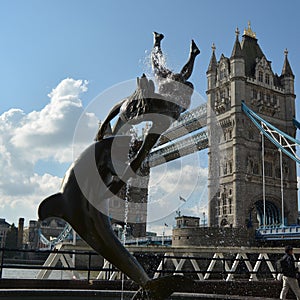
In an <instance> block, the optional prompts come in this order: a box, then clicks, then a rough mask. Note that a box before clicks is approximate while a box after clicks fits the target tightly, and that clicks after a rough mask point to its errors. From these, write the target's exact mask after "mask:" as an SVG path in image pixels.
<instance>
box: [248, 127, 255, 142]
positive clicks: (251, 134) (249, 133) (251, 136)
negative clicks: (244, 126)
mask: <svg viewBox="0 0 300 300" xmlns="http://www.w3.org/2000/svg"><path fill="white" fill-rule="evenodd" d="M248 137H249V140H252V141H253V140H254V133H253V130H251V129H250V130H249V131H248Z"/></svg>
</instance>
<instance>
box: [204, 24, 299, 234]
mask: <svg viewBox="0 0 300 300" xmlns="http://www.w3.org/2000/svg"><path fill="white" fill-rule="evenodd" d="M215 50H216V48H215V46H214V45H213V47H212V56H211V60H210V63H209V66H208V70H207V86H208V88H207V92H206V93H207V99H208V109H207V111H208V113H207V129H208V134H209V148H208V155H209V178H208V191H209V192H208V193H209V226H211V227H245V228H246V227H258V226H264V225H266V226H280V225H282V220H284V223H285V225H290V224H293V223H296V220H297V214H298V199H297V175H296V163H295V162H294V161H293V160H292V159H290V158H288V157H287V156H285V155H284V154H283V160H282V164H280V153H279V151H278V149H277V148H275V146H274V145H273V144H272V143H271V142H269V141H268V140H267V139H264V143H262V135H261V134H260V132H259V130H258V129H257V128H256V127H255V126H254V125H253V124H252V122H251V120H250V119H249V118H248V117H247V116H246V115H245V114H244V113H243V112H242V110H241V103H242V101H245V103H246V105H247V106H248V107H250V108H251V109H252V110H253V111H255V112H256V113H258V114H259V115H260V116H261V117H262V118H264V119H265V120H266V121H268V122H269V123H271V124H273V125H274V126H276V127H277V128H279V129H280V130H282V131H284V132H286V133H287V134H289V135H290V136H293V137H295V135H296V128H295V127H294V125H293V118H294V117H295V98H296V96H295V94H294V74H293V72H292V69H291V66H290V64H289V61H288V52H287V50H286V51H285V52H284V53H285V57H284V63H283V69H282V72H281V75H280V76H279V75H277V74H276V73H274V72H273V70H272V66H271V61H269V60H268V59H267V57H266V56H265V54H264V53H263V51H262V50H261V48H260V46H259V44H258V40H257V38H256V34H255V33H254V32H253V31H252V29H251V27H250V23H249V24H248V28H246V29H245V30H244V34H243V36H242V41H241V42H240V41H239V31H238V29H237V30H236V39H235V42H234V46H233V50H232V53H231V56H230V57H229V58H228V57H225V56H224V55H223V54H222V55H221V57H220V59H219V61H217V59H216V54H215ZM217 124H218V126H217ZM218 128H220V129H221V130H218ZM262 149H264V151H263V150H262ZM262 158H264V159H262ZM281 166H282V168H281ZM281 171H282V172H281ZM263 173H264V174H265V176H262V175H263ZM281 173H282V175H283V176H282V178H283V194H282V189H281ZM263 182H264V184H263ZM264 195H265V196H264ZM281 195H283V197H281ZM282 202H283V208H282ZM264 212H265V218H264ZM282 212H283V215H284V217H283V218H282Z"/></svg>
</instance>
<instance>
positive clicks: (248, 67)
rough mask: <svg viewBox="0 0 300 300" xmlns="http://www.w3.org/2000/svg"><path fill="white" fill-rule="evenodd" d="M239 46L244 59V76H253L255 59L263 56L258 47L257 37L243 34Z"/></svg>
mask: <svg viewBox="0 0 300 300" xmlns="http://www.w3.org/2000/svg"><path fill="white" fill-rule="evenodd" d="M241 47H242V53H243V56H244V59H245V73H246V76H250V77H253V76H254V75H255V66H256V63H257V60H256V59H257V58H258V59H261V58H262V57H263V56H264V53H263V52H262V50H261V49H260V47H259V45H258V43H257V39H256V38H254V37H251V36H249V35H245V34H244V35H243V40H242V45H241Z"/></svg>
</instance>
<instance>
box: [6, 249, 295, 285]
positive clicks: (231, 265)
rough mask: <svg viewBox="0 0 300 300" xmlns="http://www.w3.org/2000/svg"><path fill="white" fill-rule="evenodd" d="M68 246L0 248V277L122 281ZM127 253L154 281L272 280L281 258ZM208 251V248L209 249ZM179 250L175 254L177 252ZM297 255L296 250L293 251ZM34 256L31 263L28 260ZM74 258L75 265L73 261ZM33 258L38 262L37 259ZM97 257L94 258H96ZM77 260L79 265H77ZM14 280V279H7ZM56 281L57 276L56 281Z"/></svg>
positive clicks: (238, 254)
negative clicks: (8, 273) (175, 277)
mask: <svg viewBox="0 0 300 300" xmlns="http://www.w3.org/2000/svg"><path fill="white" fill-rule="evenodd" d="M71 248H72V245H70V244H69V245H67V246H66V248H65V249H63V248H59V249H53V250H52V251H50V250H46V251H42V250H16V249H5V248H1V249H0V257H1V265H0V278H7V277H5V276H3V275H4V271H5V270H9V269H13V270H15V272H16V273H19V272H20V270H35V271H36V273H35V274H36V275H35V276H34V277H33V278H31V279H51V276H50V275H51V273H52V272H54V271H61V272H64V273H68V278H69V279H81V280H88V281H89V280H91V279H93V280H95V279H98V280H101V279H105V280H115V279H120V278H122V276H123V275H122V273H121V272H120V271H118V270H117V269H116V268H115V267H114V266H113V265H112V264H110V263H108V262H107V261H105V260H103V259H102V258H101V257H100V256H99V255H98V254H97V253H96V252H94V251H86V250H80V249H73V250H71ZM128 249H129V251H130V252H132V253H133V254H135V253H136V255H135V256H136V257H137V259H138V260H140V259H142V260H143V259H145V257H147V256H149V257H148V258H149V259H151V264H150V265H149V260H148V258H147V264H148V265H149V266H148V269H147V270H146V272H147V273H148V274H149V275H150V277H154V278H157V277H159V276H164V275H172V274H181V275H187V276H189V277H191V278H193V279H194V280H200V281H202V280H210V279H213V280H216V279H217V280H226V281H232V280H235V279H236V280H238V279H247V280H250V281H259V280H274V279H275V278H276V275H277V271H276V261H277V260H278V259H279V258H280V257H281V256H282V253H281V251H282V249H277V250H275V249H272V251H271V250H270V251H269V253H267V252H266V251H264V249H260V250H259V251H257V250H253V249H250V250H249V251H242V250H240V251H238V250H230V249H229V250H228V249H225V248H224V249H223V251H222V250H221V249H218V252H213V251H210V252H201V251H203V249H202V250H201V249H200V250H201V251H200V252H199V249H198V250H195V251H194V252H193V253H192V252H184V251H183V249H181V250H178V249H175V248H172V247H170V248H169V247H167V248H164V247H151V246H148V247H147V246H144V247H133V246H130V247H129V248H128ZM211 250H212V249H211ZM178 251H179V252H178ZM296 253H297V251H296ZM33 256H34V257H35V258H36V260H35V261H32V260H30V259H29V258H30V257H31V258H32V257H33ZM75 256H76V262H75V259H73V258H75ZM37 258H38V259H39V260H37ZM96 258H97V259H96ZM78 261H81V263H78ZM52 275H53V274H52ZM10 278H14V277H10ZM52 279H59V278H58V277H57V276H56V278H52Z"/></svg>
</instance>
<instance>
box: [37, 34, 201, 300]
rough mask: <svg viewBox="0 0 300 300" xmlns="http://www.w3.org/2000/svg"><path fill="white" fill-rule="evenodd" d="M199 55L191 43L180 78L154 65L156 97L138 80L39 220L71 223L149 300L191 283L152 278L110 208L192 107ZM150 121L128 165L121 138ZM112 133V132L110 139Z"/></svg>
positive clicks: (157, 40) (144, 81)
mask: <svg viewBox="0 0 300 300" xmlns="http://www.w3.org/2000/svg"><path fill="white" fill-rule="evenodd" d="M162 38H163V35H161V34H157V33H155V44H154V48H155V51H156V52H155V53H156V54H155V53H154V56H153V57H154V58H155V57H156V56H160V55H161V49H160V41H161V40H162ZM199 53H200V51H199V49H198V48H197V47H196V45H195V44H194V43H193V42H192V44H191V51H190V57H189V61H188V63H187V64H186V65H185V66H184V67H183V69H182V71H181V72H180V73H179V74H173V73H172V72H171V71H169V70H167V69H166V68H161V67H160V66H159V65H158V64H157V63H155V64H154V69H156V71H157V72H156V75H158V76H161V78H162V79H163V80H161V79H160V81H161V83H160V89H159V90H160V93H161V94H156V93H155V91H154V83H153V82H152V81H151V80H148V79H147V78H146V76H145V75H143V76H142V77H141V79H138V80H137V85H138V87H137V89H136V91H135V92H134V93H133V95H132V96H131V97H129V98H127V99H125V100H123V101H121V102H120V103H118V104H117V105H116V106H114V107H113V109H112V110H111V112H110V113H109V114H108V116H107V118H106V119H105V120H104V122H103V124H102V126H101V127H100V128H99V131H98V134H97V137H96V142H95V143H94V144H92V145H91V146H89V147H88V148H87V149H86V150H85V151H84V152H83V153H82V154H81V155H80V156H79V157H78V159H77V160H76V161H75V162H74V163H73V164H72V165H71V166H70V168H69V170H68V171H67V172H66V175H65V177H64V179H63V182H62V186H61V189H60V191H59V193H57V194H54V195H52V196H50V197H48V198H46V199H45V200H43V201H42V203H41V204H40V206H39V209H38V215H39V219H40V220H44V219H46V218H49V217H58V218H62V219H64V220H65V221H66V222H68V223H69V224H70V225H71V226H72V227H73V229H74V230H75V231H76V232H77V233H78V234H79V235H80V236H81V238H82V239H84V240H85V241H86V242H87V243H88V244H89V245H90V246H91V247H92V248H93V249H94V250H95V251H96V252H98V253H99V254H100V255H102V256H103V257H104V258H105V259H107V260H108V261H110V262H111V263H112V264H113V265H115V266H116V267H117V268H118V269H119V270H120V271H122V272H123V273H124V274H126V275H127V276H128V277H129V278H131V279H132V280H133V281H135V282H136V283H137V284H138V285H139V286H141V288H142V289H143V290H145V291H146V292H147V298H148V299H153V300H154V299H155V300H160V299H165V298H166V297H168V296H169V295H170V294H172V293H173V291H174V290H175V289H176V288H177V287H178V286H182V285H184V284H186V283H190V282H191V281H190V280H189V279H186V278H185V277H183V276H179V275H176V276H165V277H160V278H157V279H150V278H149V276H148V275H147V273H146V272H145V270H144V269H143V268H142V266H141V265H140V264H139V262H138V261H137V260H136V258H135V257H134V256H133V255H131V254H130V253H129V252H128V251H127V249H126V248H125V247H124V246H123V245H122V243H121V242H120V241H119V239H118V238H117V237H116V236H115V234H114V232H113V230H112V228H111V223H110V217H109V206H108V203H109V201H110V199H112V198H113V197H115V195H117V194H118V192H119V191H120V189H121V188H122V187H123V186H124V185H125V184H126V182H127V180H128V179H129V178H130V177H134V176H135V173H136V171H137V170H138V169H139V168H140V167H141V165H142V163H143V161H144V159H145V158H146V157H147V155H148V154H149V152H150V150H151V149H152V147H153V146H154V145H155V144H156V142H157V141H158V139H159V138H160V136H161V134H162V133H163V132H164V131H165V130H166V129H167V128H168V127H169V126H170V124H171V123H172V122H173V121H174V120H177V119H178V118H179V116H180V114H181V113H182V112H183V111H185V110H186V109H187V108H188V107H189V105H190V98H191V96H192V93H193V86H192V84H191V83H190V82H188V81H187V79H188V78H189V77H190V75H191V72H192V70H193V64H194V60H195V57H196V56H197V55H198V54H199ZM118 114H119V120H118V121H117V124H116V126H115V128H114V130H113V131H111V130H108V129H110V121H111V120H112V119H113V118H114V117H116V116H117V115H118ZM146 120H150V121H152V127H151V129H150V130H149V132H148V134H147V136H146V138H145V140H144V141H143V143H142V145H141V146H140V148H139V149H138V151H137V153H136V154H134V156H133V157H132V158H131V160H130V162H128V160H129V157H128V156H129V153H130V152H131V150H132V148H130V147H131V146H130V145H131V143H130V141H131V136H126V135H118V134H120V132H121V133H122V134H124V132H122V130H121V128H123V129H124V128H127V129H128V125H129V127H130V125H131V124H138V123H141V122H143V121H146ZM107 131H110V133H109V135H108V136H107ZM148 291H149V294H148ZM140 297H142V299H143V295H141V294H139V293H137V295H136V296H135V297H134V299H141V298H140Z"/></svg>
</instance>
